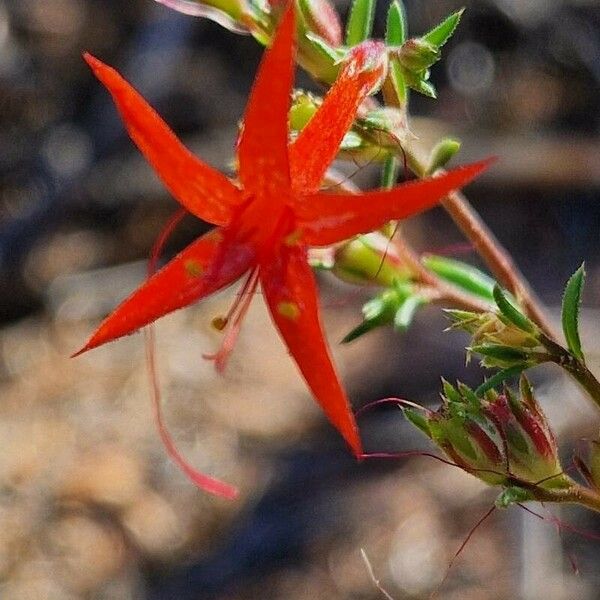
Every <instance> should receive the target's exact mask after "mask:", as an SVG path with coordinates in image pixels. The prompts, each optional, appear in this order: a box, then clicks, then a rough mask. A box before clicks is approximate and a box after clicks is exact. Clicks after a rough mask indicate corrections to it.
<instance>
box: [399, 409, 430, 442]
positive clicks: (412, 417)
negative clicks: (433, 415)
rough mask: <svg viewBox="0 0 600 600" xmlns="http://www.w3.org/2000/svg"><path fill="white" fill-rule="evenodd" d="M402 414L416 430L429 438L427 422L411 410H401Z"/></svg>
mask: <svg viewBox="0 0 600 600" xmlns="http://www.w3.org/2000/svg"><path fill="white" fill-rule="evenodd" d="M402 412H403V413H404V416H405V417H406V418H407V419H408V420H409V421H410V422H411V423H412V424H413V425H414V426H415V427H416V428H417V429H420V430H421V431H422V432H423V433H424V434H425V435H426V436H427V437H429V438H430V437H431V429H429V422H428V421H427V419H426V418H425V417H424V416H423V415H422V414H421V413H420V412H418V411H416V410H413V409H411V408H403V409H402Z"/></svg>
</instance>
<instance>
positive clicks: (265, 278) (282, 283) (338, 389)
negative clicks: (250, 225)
mask: <svg viewBox="0 0 600 600" xmlns="http://www.w3.org/2000/svg"><path fill="white" fill-rule="evenodd" d="M260 275H261V284H262V288H263V292H264V295H265V299H266V302H267V305H268V306H269V310H270V312H271V316H272V317H273V321H274V322H275V324H276V325H277V327H278V329H279V331H280V333H281V335H282V337H283V339H284V341H285V343H286V345H287V347H288V349H289V351H290V353H291V355H292V356H293V358H294V360H295V361H296V363H297V364H298V367H299V368H300V371H301V372H302V375H303V376H304V379H305V380H306V382H307V383H308V386H309V387H310V389H311V390H312V392H313V394H314V396H315V398H316V400H317V402H318V403H319V404H320V405H321V407H322V408H323V410H324V411H325V414H326V415H327V417H328V418H329V420H330V421H331V423H332V424H333V426H334V427H335V428H336V429H337V430H338V431H339V432H340V433H341V434H342V436H343V437H344V439H345V440H346V441H347V442H348V444H349V445H350V447H351V448H352V450H353V452H354V453H355V454H356V455H357V456H358V455H360V454H361V453H362V449H361V442H360V438H359V435H358V429H357V427H356V422H355V420H354V415H353V414H352V410H351V408H350V404H349V403H348V399H347V397H346V394H345V393H344V390H343V389H342V386H341V384H340V381H339V379H338V376H337V373H336V371H335V368H334V366H333V363H332V361H331V356H330V354H329V349H328V348H327V344H326V343H325V339H324V337H323V331H322V329H321V323H320V320H319V307H318V304H317V289H316V285H315V280H314V277H313V274H312V271H311V269H310V267H309V266H308V263H307V262H306V250H305V249H303V248H299V247H298V246H292V247H287V246H282V248H281V250H280V252H279V254H278V256H277V258H276V259H275V261H274V262H273V263H270V264H267V265H265V266H264V267H262V269H261V273H260Z"/></svg>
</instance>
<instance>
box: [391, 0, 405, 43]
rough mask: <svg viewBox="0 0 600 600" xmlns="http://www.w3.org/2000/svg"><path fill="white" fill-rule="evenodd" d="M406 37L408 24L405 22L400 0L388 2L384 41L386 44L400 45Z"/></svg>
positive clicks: (403, 9) (402, 5)
mask: <svg viewBox="0 0 600 600" xmlns="http://www.w3.org/2000/svg"><path fill="white" fill-rule="evenodd" d="M407 37H408V26H407V24H406V10H405V8H404V4H403V3H402V2H401V1H400V0H394V1H393V2H392V3H391V4H390V8H389V10H388V14H387V26H386V29H385V43H386V45H387V46H401V45H402V44H404V42H405V41H406V38H407Z"/></svg>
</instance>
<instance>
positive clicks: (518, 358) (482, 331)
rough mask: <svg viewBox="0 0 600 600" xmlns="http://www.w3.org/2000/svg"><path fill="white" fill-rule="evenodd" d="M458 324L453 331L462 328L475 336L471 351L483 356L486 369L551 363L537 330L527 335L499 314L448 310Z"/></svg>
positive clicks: (482, 361) (447, 312) (454, 324)
mask: <svg viewBox="0 0 600 600" xmlns="http://www.w3.org/2000/svg"><path fill="white" fill-rule="evenodd" d="M446 314H448V316H449V317H450V318H451V319H452V320H453V321H454V323H453V324H452V326H451V328H452V329H462V330H463V331H466V332H467V333H470V334H471V335H472V339H471V344H470V347H469V352H472V353H476V354H479V355H480V356H482V360H481V364H482V365H483V366H484V367H499V368H502V369H506V368H508V367H512V366H516V365H521V366H531V365H535V364H541V363H542V362H545V361H547V360H548V355H547V352H546V349H545V347H544V346H543V345H542V343H541V342H540V340H539V339H538V337H537V331H534V332H527V331H523V330H522V329H520V328H518V327H517V326H516V325H514V323H512V322H510V321H509V320H508V319H506V318H504V316H503V315H500V314H498V313H495V312H486V313H473V312H469V311H463V310H447V311H446Z"/></svg>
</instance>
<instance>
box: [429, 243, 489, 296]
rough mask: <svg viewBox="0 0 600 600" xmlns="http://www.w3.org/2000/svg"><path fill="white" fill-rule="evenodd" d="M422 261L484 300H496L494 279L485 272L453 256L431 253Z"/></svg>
mask: <svg viewBox="0 0 600 600" xmlns="http://www.w3.org/2000/svg"><path fill="white" fill-rule="evenodd" d="M421 262H422V263H423V264H424V265H425V266H426V267H427V268H428V269H429V270H430V271H433V272H434V273H435V274H436V275H437V276H438V277H440V278H441V279H443V280H445V281H449V282H450V283H453V284H454V285H456V286H457V287H459V288H461V289H463V290H465V291H467V292H469V293H470V294H474V295H475V296H478V297H480V298H483V299H484V300H488V301H490V302H493V300H494V284H495V282H494V280H493V279H492V278H491V277H488V276H487V275H486V274H485V273H483V272H482V271H480V270H479V269H476V268H475V267H473V266H471V265H468V264H466V263H464V262H461V261H459V260H454V259H453V258H446V257H445V256H437V255H434V254H429V255H427V256H424V257H423V258H422V259H421Z"/></svg>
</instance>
